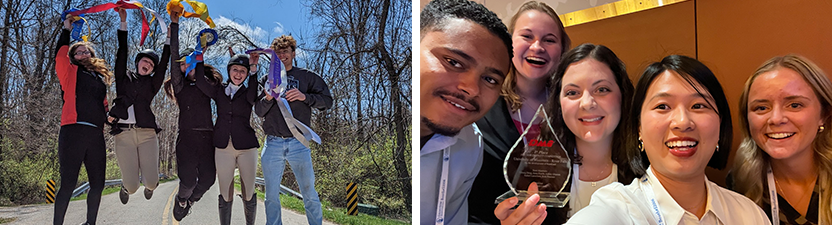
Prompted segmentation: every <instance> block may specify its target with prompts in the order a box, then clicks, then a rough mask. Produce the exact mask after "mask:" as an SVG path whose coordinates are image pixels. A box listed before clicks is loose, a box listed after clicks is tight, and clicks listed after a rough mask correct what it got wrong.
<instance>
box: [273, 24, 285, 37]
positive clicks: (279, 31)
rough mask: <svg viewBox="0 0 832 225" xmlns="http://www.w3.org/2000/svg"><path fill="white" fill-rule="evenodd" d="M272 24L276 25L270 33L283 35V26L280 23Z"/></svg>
mask: <svg viewBox="0 0 832 225" xmlns="http://www.w3.org/2000/svg"><path fill="white" fill-rule="evenodd" d="M274 24H276V25H275V26H274V28H273V29H272V33H275V34H277V35H281V34H283V32H284V29H283V24H281V23H280V22H274Z"/></svg>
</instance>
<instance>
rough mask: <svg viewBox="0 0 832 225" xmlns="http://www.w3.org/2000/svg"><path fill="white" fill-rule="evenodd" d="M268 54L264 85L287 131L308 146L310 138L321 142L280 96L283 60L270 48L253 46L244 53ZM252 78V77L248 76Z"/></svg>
mask: <svg viewBox="0 0 832 225" xmlns="http://www.w3.org/2000/svg"><path fill="white" fill-rule="evenodd" d="M251 53H256V54H270V55H271V62H270V63H269V74H268V75H267V76H268V77H267V78H268V81H267V82H266V87H267V90H268V92H269V95H271V96H272V97H274V99H275V100H277V107H278V108H279V109H280V113H281V114H282V115H283V120H284V121H286V125H287V126H288V127H289V131H291V132H292V136H294V137H295V139H298V141H300V143H301V144H303V145H304V146H306V147H307V148H308V147H309V141H310V140H312V141H314V142H315V143H318V144H320V143H321V137H320V136H318V134H317V133H315V131H313V130H312V128H309V126H306V124H303V123H302V122H300V121H299V120H298V119H296V118H295V116H294V115H292V108H290V107H289V102H288V101H286V98H283V97H280V96H282V94H283V92H285V91H286V85H287V83H286V68H285V67H284V65H283V62H282V61H280V59H279V58H277V54H275V52H274V50H272V49H263V48H255V49H251V50H248V51H246V54H251ZM249 79H253V78H249Z"/></svg>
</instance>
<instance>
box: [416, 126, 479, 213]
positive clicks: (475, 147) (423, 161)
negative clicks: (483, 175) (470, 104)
mask: <svg viewBox="0 0 832 225" xmlns="http://www.w3.org/2000/svg"><path fill="white" fill-rule="evenodd" d="M482 147H483V142H482V133H480V131H479V129H478V128H477V126H476V124H471V125H468V126H465V127H463V128H462V130H460V131H459V134H457V135H456V136H453V137H448V136H444V135H440V134H434V135H433V137H431V138H430V140H428V142H427V143H425V146H424V147H422V149H421V150H420V157H419V158H420V165H421V168H420V170H421V171H420V178H421V183H420V185H419V186H420V188H419V192H420V196H419V198H420V199H419V202H420V204H421V206H420V207H419V208H420V210H419V214H420V216H419V218H420V220H421V222H420V223H421V224H434V223H435V220H436V209H437V203H438V200H437V198H438V196H439V188H440V187H439V183H440V182H439V180H440V177H441V176H442V157H443V151H450V161H449V166H450V167H449V170H448V183H447V189H446V190H447V191H446V194H445V197H446V198H445V199H446V201H445V206H444V207H445V216H444V220H445V224H465V223H468V194H469V193H470V192H471V186H472V184H473V183H474V179H475V178H476V177H477V174H478V173H479V172H480V167H481V166H482V152H483V151H482Z"/></svg>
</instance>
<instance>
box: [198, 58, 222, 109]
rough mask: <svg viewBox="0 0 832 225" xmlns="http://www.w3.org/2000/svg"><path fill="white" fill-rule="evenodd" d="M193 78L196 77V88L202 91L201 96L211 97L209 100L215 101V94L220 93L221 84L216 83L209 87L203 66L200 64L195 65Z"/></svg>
mask: <svg viewBox="0 0 832 225" xmlns="http://www.w3.org/2000/svg"><path fill="white" fill-rule="evenodd" d="M194 70H196V71H194V73H195V74H194V77H196V87H197V88H199V90H200V91H202V93H203V94H205V95H207V96H208V97H211V99H214V100H216V99H217V96H218V94H217V92H220V91H222V84H220V83H219V82H217V84H215V85H211V84H210V83H208V78H206V77H205V64H204V63H202V62H200V63H197V64H196V69H194Z"/></svg>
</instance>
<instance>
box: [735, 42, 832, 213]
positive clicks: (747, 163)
mask: <svg viewBox="0 0 832 225" xmlns="http://www.w3.org/2000/svg"><path fill="white" fill-rule="evenodd" d="M780 68H785V69H790V70H793V71H795V72H797V73H798V74H800V75H801V76H802V77H803V79H804V80H805V81H806V83H808V84H809V85H810V86H812V89H813V91H814V92H815V95H816V96H817V97H818V100H819V101H820V103H821V106H822V108H821V113H822V118H823V124H826V125H827V126H832V115H830V114H829V111H830V110H832V83H830V81H829V78H827V77H826V75H825V74H824V73H823V71H821V70H820V68H818V67H817V66H816V65H815V64H814V63H812V62H811V61H809V60H808V59H806V58H804V57H801V56H798V55H793V54H789V55H785V56H778V57H774V58H772V59H769V60H768V61H766V62H765V63H763V65H762V66H760V67H759V68H758V69H757V71H756V72H754V75H752V76H751V77H749V78H748V80H747V81H746V82H745V87H744V88H743V91H742V96H741V97H740V125H741V126H742V128H743V129H742V137H743V140H742V143H741V144H740V147H739V150H738V151H737V156H736V157H735V162H734V163H735V164H736V165H737V166H736V167H735V168H736V169H735V171H736V172H735V174H734V179H735V180H736V182H735V183H736V184H735V186H736V190H737V191H739V192H740V193H744V194H745V196H747V197H748V198H750V199H751V200H753V201H754V202H756V203H757V204H759V205H762V203H769V204H771V203H770V202H769V200H768V198H769V196H768V187H767V186H766V185H764V180H766V179H767V178H766V174H765V172H764V171H766V170H767V168H768V167H769V165H770V163H771V156H769V155H768V153H766V152H765V151H763V150H762V149H761V148H760V147H759V146H758V145H757V143H756V142H755V141H754V139H753V138H752V137H751V133H750V131H749V128H748V92H749V89H750V88H751V84H752V83H753V82H754V79H755V78H757V76H759V75H760V74H763V73H766V72H770V71H774V70H777V69H780ZM812 149H813V151H814V158H815V165H817V166H818V176H819V177H820V178H819V179H818V184H820V189H821V193H820V194H821V195H820V206H819V208H820V214H819V215H818V222H819V223H820V224H826V225H831V224H832V190H830V188H832V179H830V178H832V129H824V130H823V131H821V132H820V133H818V134H817V136H816V137H815V140H814V141H813V142H812Z"/></svg>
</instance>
